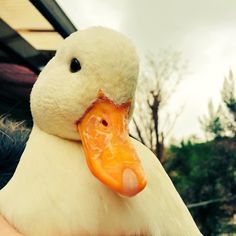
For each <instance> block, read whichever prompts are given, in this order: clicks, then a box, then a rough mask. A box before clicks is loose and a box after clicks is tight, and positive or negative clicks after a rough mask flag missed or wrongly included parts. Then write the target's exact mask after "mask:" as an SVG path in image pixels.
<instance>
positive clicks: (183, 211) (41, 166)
mask: <svg viewBox="0 0 236 236" xmlns="http://www.w3.org/2000/svg"><path fill="white" fill-rule="evenodd" d="M132 142H133V144H134V146H135V149H136V151H137V152H138V153H139V154H141V156H145V158H143V159H142V160H141V162H142V165H143V168H144V171H145V172H146V173H147V180H148V185H147V187H146V188H145V190H143V191H142V192H141V193H139V194H138V195H137V196H135V197H133V198H124V197H121V196H119V195H117V194H116V193H114V192H113V191H111V190H110V189H108V188H107V187H106V186H105V185H103V184H102V183H100V182H98V181H97V180H96V179H95V178H94V177H93V176H92V175H91V173H90V172H89V170H88V168H84V166H86V163H85V158H84V154H83V148H82V145H81V144H79V143H78V142H73V141H67V140H64V139H61V138H58V137H56V136H53V135H49V134H47V133H45V132H43V131H42V130H40V129H39V128H38V127H37V126H35V127H34V128H33V131H32V133H31V135H30V139H29V141H28V143H27V147H26V149H25V151H24V153H23V156H22V157H21V160H20V165H19V167H18V168H17V170H16V172H15V177H14V178H13V179H11V180H10V182H9V184H8V185H7V186H6V187H5V188H4V189H3V190H2V191H1V192H0V211H1V213H2V214H3V215H4V216H5V217H6V218H7V220H8V221H9V222H11V223H12V224H13V225H14V226H15V227H16V228H17V229H19V231H20V232H21V233H23V234H24V235H30V236H41V235H47V236H55V235H64V236H67V235H68V236H69V235H94V236H95V235H97V236H99V235H112V236H113V235H154V236H159V235H160V236H163V235H181V236H185V235H186V236H193V235H201V234H200V232H199V231H198V229H197V227H196V226H195V223H194V221H193V220H192V217H191V216H190V214H189V212H188V210H187V208H186V207H185V205H184V203H183V202H182V200H181V198H180V197H179V195H178V193H177V192H176V190H175V189H174V186H173V184H172V183H171V181H170V179H169V177H168V176H167V175H166V173H165V171H164V169H163V167H162V166H161V164H160V163H159V161H157V159H156V157H155V156H154V155H153V154H152V153H151V151H149V150H148V149H147V148H146V147H145V146H143V145H142V144H141V143H139V142H138V141H136V140H132ZM36 150H37V151H36ZM144 154H145V155H144ZM68 159H69V161H68ZM33 166H37V168H32V167H33ZM45 167H46V168H45ZM25 169H27V170H28V171H27V175H26V174H25V171H24V170H25ZM163 176H164V178H163ZM18 186H20V188H19V187H18ZM167 202H168V203H171V204H169V205H167V204H166V203H167ZM163 207H164V209H163ZM163 214H164V215H163ZM183 222H185V223H184V224H182V223H183ZM176 232H178V233H176Z"/></svg>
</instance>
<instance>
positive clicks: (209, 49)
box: [58, 0, 236, 139]
mask: <svg viewBox="0 0 236 236" xmlns="http://www.w3.org/2000/svg"><path fill="white" fill-rule="evenodd" d="M58 3H59V4H60V5H61V6H62V7H63V9H64V10H65V12H66V13H67V14H68V15H69V16H70V18H71V20H72V21H73V23H74V24H75V25H76V26H77V28H78V29H84V28H87V27H89V26H94V25H102V26H107V27H111V28H113V29H116V30H119V31H121V32H123V33H125V34H126V35H127V36H128V37H129V38H131V40H132V41H133V42H134V44H135V45H136V47H137V49H138V51H139V53H140V55H141V58H143V55H145V53H146V52H147V51H152V52H156V53H157V54H158V50H159V49H163V48H170V47H171V48H173V49H174V50H177V51H181V52H182V53H183V59H185V60H187V61H188V68H187V73H186V75H185V80H184V81H183V83H182V84H181V86H180V88H179V90H178V93H177V94H176V96H175V97H174V99H175V100H174V101H171V104H172V106H175V107H179V106H182V105H183V104H184V111H183V113H182V115H181V117H180V118H179V119H178V121H177V123H176V126H175V128H174V132H173V136H174V137H175V138H177V139H180V138H183V137H188V136H189V135H191V134H197V135H198V136H200V137H202V135H203V134H202V132H201V129H200V125H199V121H198V119H199V117H201V116H202V115H203V114H206V113H207V104H208V101H209V99H210V98H212V99H213V101H214V103H215V104H218V102H219V99H220V89H221V87H222V83H223V80H224V77H225V76H226V75H227V74H228V71H229V69H230V68H231V69H232V71H233V72H234V74H235V75H236V1H235V0H198V1H196V0H178V1H176V0H172V1H171V0H86V1H85V0H83V1H82V0H66V1H65V0H58ZM157 56H158V55H157ZM141 69H142V68H141ZM143 69H144V68H143Z"/></svg>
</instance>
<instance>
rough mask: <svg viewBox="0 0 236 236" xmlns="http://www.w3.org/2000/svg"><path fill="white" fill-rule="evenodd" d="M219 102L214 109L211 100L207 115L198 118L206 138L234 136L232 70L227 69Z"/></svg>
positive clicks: (235, 94)
mask: <svg viewBox="0 0 236 236" xmlns="http://www.w3.org/2000/svg"><path fill="white" fill-rule="evenodd" d="M221 98H222V101H221V104H220V105H218V107H217V108H216V109H215V108H214V106H213V103H212V101H210V102H209V105H208V115H205V116H203V117H202V118H200V119H199V121H200V123H201V125H202V128H203V130H204V131H205V132H206V137H207V138H209V137H210V138H213V139H215V138H221V137H235V136H236V89H235V79H234V75H233V72H232V71H231V70H229V74H228V76H226V77H225V79H224V83H223V87H222V90H221Z"/></svg>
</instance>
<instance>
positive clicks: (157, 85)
mask: <svg viewBox="0 0 236 236" xmlns="http://www.w3.org/2000/svg"><path fill="white" fill-rule="evenodd" d="M146 63H147V65H146V67H145V68H146V70H145V71H144V72H143V73H142V74H141V76H140V83H139V85H138V89H137V99H136V108H135V109H136V111H135V115H134V117H133V122H132V125H133V127H134V129H133V130H134V132H133V136H134V137H136V138H137V139H139V140H140V141H141V142H142V143H143V144H144V145H146V146H147V147H149V148H150V149H151V150H152V151H153V152H154V153H155V154H156V155H157V157H158V158H159V160H160V161H161V162H162V163H163V162H164V161H165V155H164V146H165V140H166V138H167V137H168V136H169V135H170V134H171V131H172V129H173V127H174V124H175V122H176V118H177V117H178V116H179V114H180V112H181V111H180V110H178V111H177V110H175V111H173V110H168V103H169V101H170V100H171V98H172V96H173V94H174V93H175V92H176V89H177V87H178V85H179V83H180V82H181V80H182V79H183V72H184V71H185V69H186V63H184V62H183V60H182V58H181V53H179V52H174V51H172V50H162V51H160V52H159V59H156V58H155V57H154V55H153V54H149V55H148V56H147V57H146Z"/></svg>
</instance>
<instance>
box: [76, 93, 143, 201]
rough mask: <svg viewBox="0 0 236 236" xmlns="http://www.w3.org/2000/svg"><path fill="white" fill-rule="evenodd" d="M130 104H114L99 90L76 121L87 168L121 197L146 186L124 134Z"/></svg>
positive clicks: (140, 169) (134, 154)
mask: <svg viewBox="0 0 236 236" xmlns="http://www.w3.org/2000/svg"><path fill="white" fill-rule="evenodd" d="M130 105H131V103H130V102H128V103H124V104H122V105H115V104H114V103H113V102H112V101H111V100H109V99H108V98H107V97H105V96H104V95H103V94H102V93H100V94H99V96H98V99H97V100H96V102H95V103H94V104H93V105H92V106H91V107H90V108H89V109H88V110H87V111H86V113H85V114H84V116H83V117H82V118H81V119H80V121H79V122H78V131H79V134H80V137H81V140H82V144H83V148H84V152H85V156H86V160H87V163H88V166H89V169H90V170H91V172H92V173H93V175H94V176H96V177H97V178H98V179H99V180H100V181H101V182H102V183H104V184H105V185H107V186H108V187H109V188H111V189H112V190H113V191H115V192H117V193H119V194H121V195H123V196H128V197H131V196H134V195H136V194H137V193H139V192H140V191H141V190H142V189H143V188H144V187H145V186H146V178H145V176H144V172H143V169H142V167H141V163H140V161H139V159H138V157H137V154H136V152H135V149H134V147H133V145H132V143H131V141H130V138H129V134H128V124H127V123H128V122H127V120H128V112H129V108H130Z"/></svg>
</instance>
